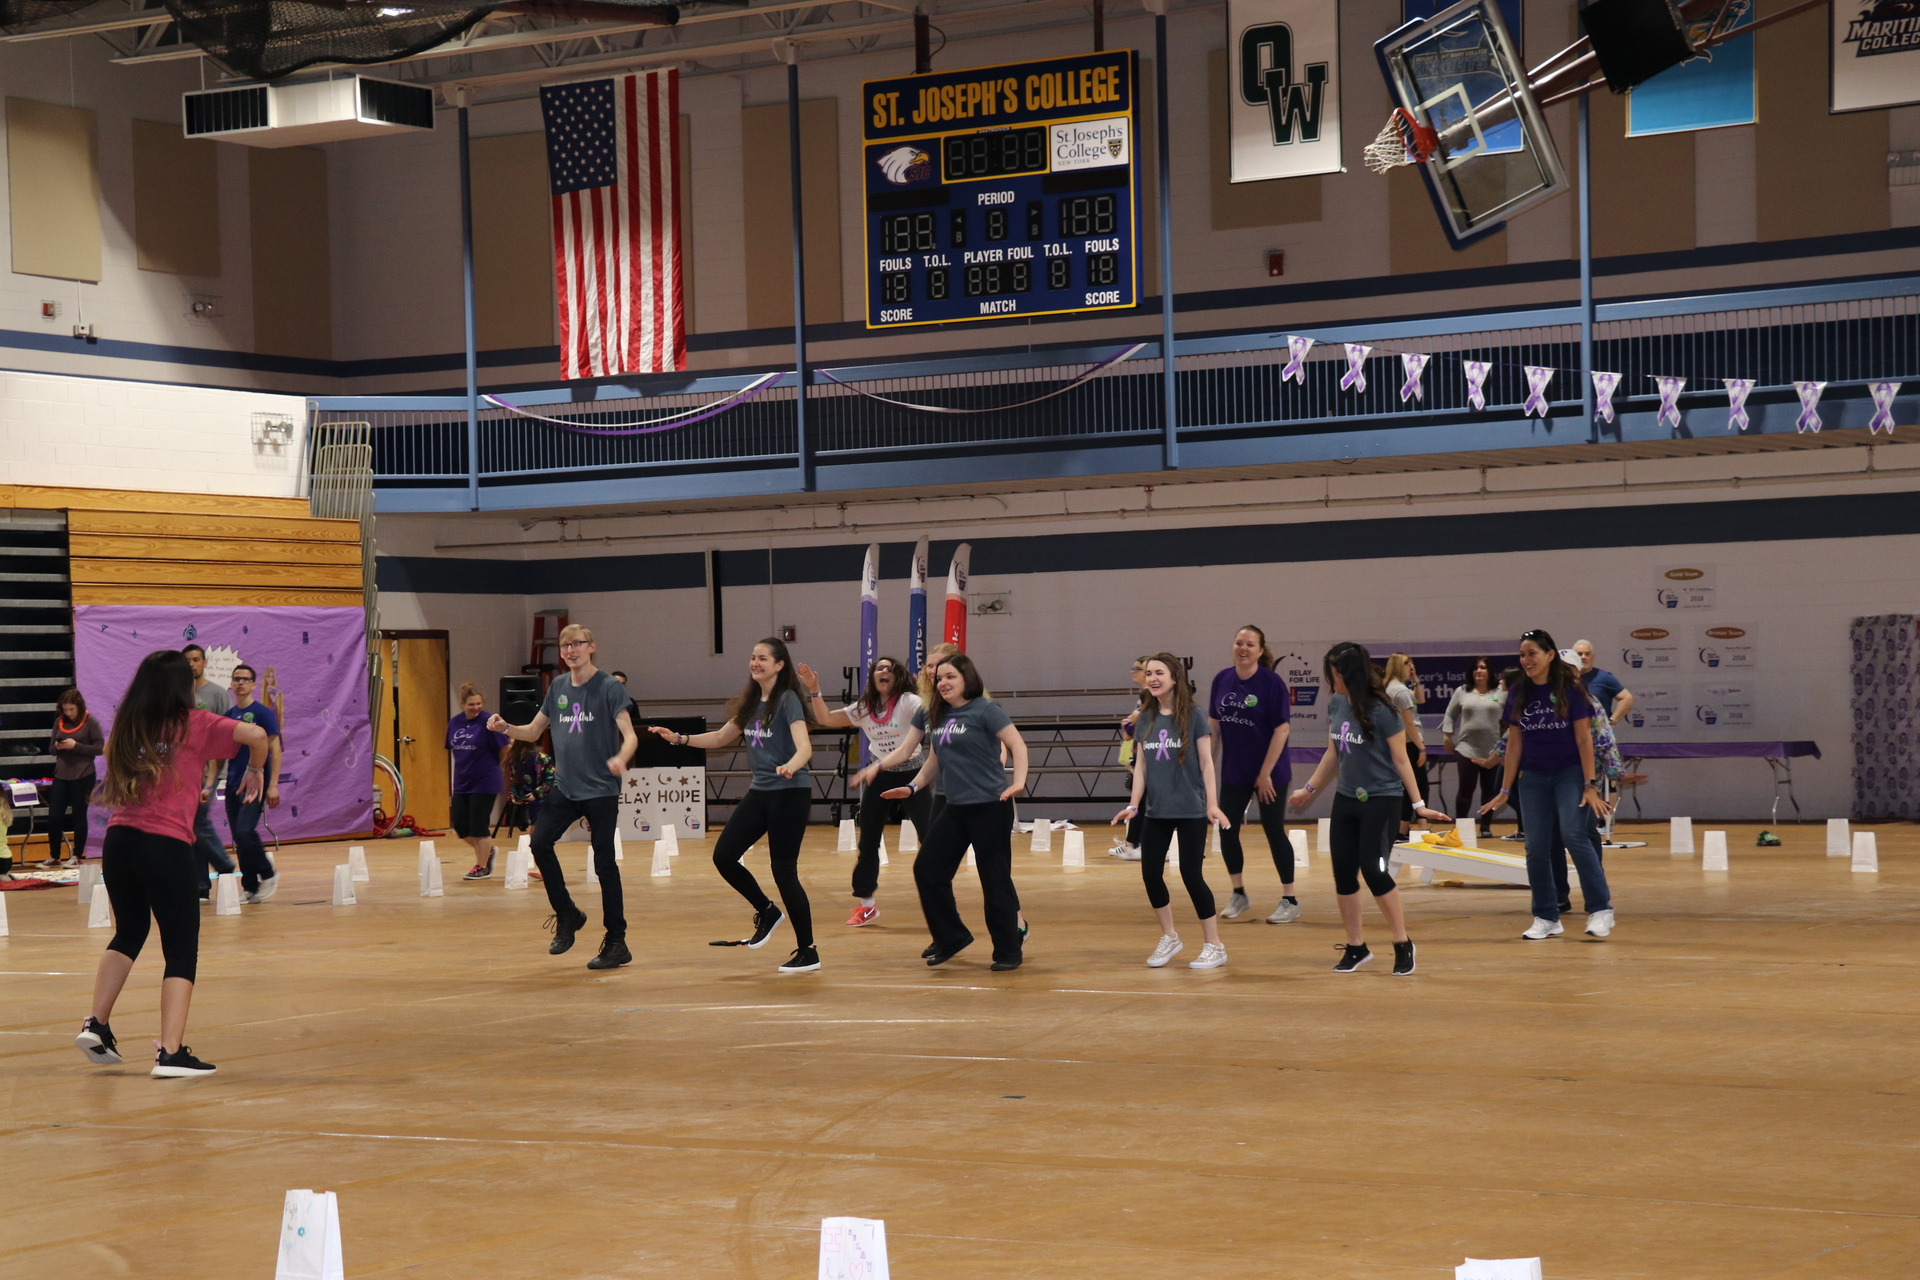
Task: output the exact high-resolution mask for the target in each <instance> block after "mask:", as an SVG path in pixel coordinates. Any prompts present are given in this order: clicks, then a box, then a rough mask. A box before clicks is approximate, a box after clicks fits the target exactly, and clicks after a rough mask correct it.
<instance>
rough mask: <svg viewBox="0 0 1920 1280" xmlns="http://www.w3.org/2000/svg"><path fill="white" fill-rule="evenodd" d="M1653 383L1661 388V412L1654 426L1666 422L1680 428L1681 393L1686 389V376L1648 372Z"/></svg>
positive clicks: (1655, 419) (1656, 417) (1676, 428)
mask: <svg viewBox="0 0 1920 1280" xmlns="http://www.w3.org/2000/svg"><path fill="white" fill-rule="evenodd" d="M1647 376H1648V377H1650V378H1652V379H1653V385H1655V386H1656V387H1659V388H1660V412H1659V414H1658V415H1656V416H1655V418H1654V420H1653V425H1654V426H1656V427H1657V426H1659V425H1660V424H1661V423H1663V422H1664V423H1666V424H1667V425H1668V426H1670V427H1673V428H1674V429H1675V430H1678V429H1679V427H1680V393H1681V392H1682V391H1684V390H1685V389H1686V386H1687V380H1686V379H1685V378H1669V377H1665V376H1662V375H1660V374H1652V373H1650V374H1648V375H1647Z"/></svg>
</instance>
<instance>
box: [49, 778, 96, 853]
mask: <svg viewBox="0 0 1920 1280" xmlns="http://www.w3.org/2000/svg"><path fill="white" fill-rule="evenodd" d="M98 782H99V779H98V778H96V777H95V776H94V775H93V774H91V773H90V774H88V775H86V776H85V777H84V778H55V779H54V780H53V785H52V786H50V787H48V788H47V856H48V857H49V858H58V857H59V856H60V836H61V834H62V833H63V832H65V831H69V830H70V831H72V832H73V856H74V857H76V858H84V857H86V856H87V801H88V800H90V799H92V798H93V788H94V785H95V784H96V783H98ZM69 809H71V810H72V811H73V825H72V826H71V827H69V826H68V825H67V822H66V816H67V811H68V810H69Z"/></svg>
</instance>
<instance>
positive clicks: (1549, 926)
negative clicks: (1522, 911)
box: [1520, 916, 1566, 942]
mask: <svg viewBox="0 0 1920 1280" xmlns="http://www.w3.org/2000/svg"><path fill="white" fill-rule="evenodd" d="M1565 932H1566V928H1565V927H1564V926H1563V925H1561V923H1560V922H1559V921H1558V920H1542V919H1541V918H1540V917H1539V916H1535V917H1534V918H1533V923H1532V924H1531V925H1529V926H1528V927H1527V931H1526V932H1525V933H1523V934H1521V935H1520V936H1521V937H1523V938H1531V939H1533V940H1534V941H1535V942H1538V941H1540V940H1541V939H1542V938H1552V937H1556V936H1558V935H1560V934H1563V933H1565Z"/></svg>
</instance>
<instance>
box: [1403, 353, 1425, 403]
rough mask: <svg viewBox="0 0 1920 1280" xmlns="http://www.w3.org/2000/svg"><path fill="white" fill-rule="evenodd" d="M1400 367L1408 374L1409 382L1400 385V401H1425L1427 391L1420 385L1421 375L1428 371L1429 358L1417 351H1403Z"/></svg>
mask: <svg viewBox="0 0 1920 1280" xmlns="http://www.w3.org/2000/svg"><path fill="white" fill-rule="evenodd" d="M1400 367H1401V368H1402V369H1404V370H1405V371H1406V374H1407V380H1406V381H1405V382H1403V383H1401V384H1400V399H1401V400H1402V401H1406V400H1425V399H1426V398H1427V389H1426V388H1425V387H1423V386H1421V385H1420V375H1421V374H1422V373H1423V372H1425V371H1426V367H1427V357H1425V356H1423V355H1421V354H1419V353H1418V352H1416V351H1402V352H1401V353H1400Z"/></svg>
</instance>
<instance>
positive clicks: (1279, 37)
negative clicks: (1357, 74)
mask: <svg viewBox="0 0 1920 1280" xmlns="http://www.w3.org/2000/svg"><path fill="white" fill-rule="evenodd" d="M1227 80H1228V84H1227V119H1228V121H1229V123H1230V126H1231V134H1232V140H1231V144H1230V146H1229V156H1230V157H1231V161H1230V164H1229V169H1230V171H1231V172H1230V174H1229V177H1230V180H1231V181H1234V182H1259V181H1262V180H1264V179H1267V178H1297V177H1301V176H1303V175H1306V174H1310V173H1339V172H1340V169H1341V161H1340V6H1339V4H1338V3H1337V0H1227Z"/></svg>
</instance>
